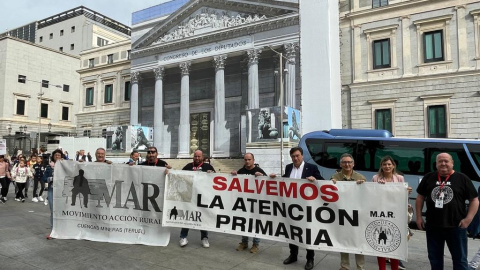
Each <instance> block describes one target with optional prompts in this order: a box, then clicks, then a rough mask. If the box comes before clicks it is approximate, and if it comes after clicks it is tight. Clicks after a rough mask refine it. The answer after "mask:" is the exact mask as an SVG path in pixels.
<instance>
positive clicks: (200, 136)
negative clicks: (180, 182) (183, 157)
mask: <svg viewBox="0 0 480 270" xmlns="http://www.w3.org/2000/svg"><path fill="white" fill-rule="evenodd" d="M195 150H202V152H203V155H204V156H206V157H209V156H210V113H209V112H203V113H191V114H190V155H193V152H194V151H195Z"/></svg>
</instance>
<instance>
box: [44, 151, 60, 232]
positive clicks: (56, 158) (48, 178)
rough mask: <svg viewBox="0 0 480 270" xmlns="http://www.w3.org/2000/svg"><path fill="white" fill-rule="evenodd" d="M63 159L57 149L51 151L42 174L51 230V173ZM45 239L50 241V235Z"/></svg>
mask: <svg viewBox="0 0 480 270" xmlns="http://www.w3.org/2000/svg"><path fill="white" fill-rule="evenodd" d="M63 158H64V156H63V153H62V150H60V149H57V150H55V151H53V153H52V157H51V161H50V164H49V165H47V169H46V170H45V173H44V174H43V181H44V182H46V183H48V189H47V200H48V206H49V207H50V228H52V229H53V172H54V169H55V163H56V162H57V161H61V160H63ZM47 239H48V240H50V239H52V237H50V234H48V235H47Z"/></svg>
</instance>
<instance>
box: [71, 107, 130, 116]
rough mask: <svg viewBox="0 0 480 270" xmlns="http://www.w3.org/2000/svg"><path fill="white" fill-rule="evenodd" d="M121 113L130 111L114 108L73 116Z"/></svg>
mask: <svg viewBox="0 0 480 270" xmlns="http://www.w3.org/2000/svg"><path fill="white" fill-rule="evenodd" d="M122 111H130V107H128V108H115V109H110V110H95V111H91V112H78V113H76V114H75V115H76V116H84V115H90V114H93V115H96V114H99V113H112V112H122Z"/></svg>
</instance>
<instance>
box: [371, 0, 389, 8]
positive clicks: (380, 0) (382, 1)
mask: <svg viewBox="0 0 480 270" xmlns="http://www.w3.org/2000/svg"><path fill="white" fill-rule="evenodd" d="M386 5H388V0H372V8H377V7H383V6H386Z"/></svg>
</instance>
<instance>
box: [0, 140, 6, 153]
mask: <svg viewBox="0 0 480 270" xmlns="http://www.w3.org/2000/svg"><path fill="white" fill-rule="evenodd" d="M6 154H7V140H5V139H2V140H0V155H6Z"/></svg>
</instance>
